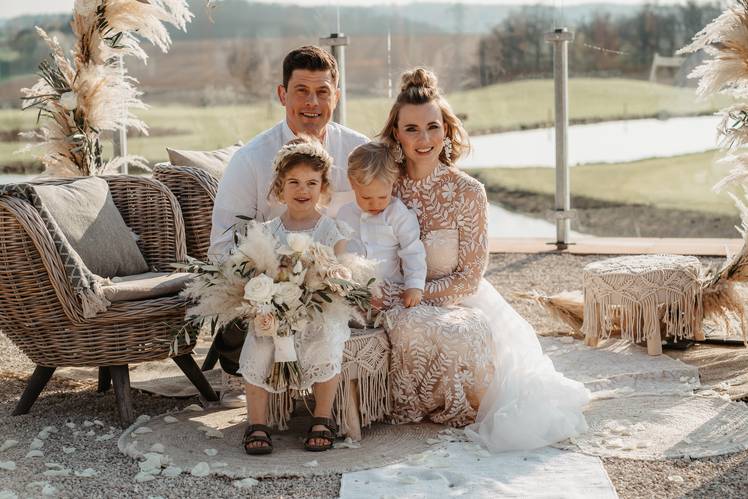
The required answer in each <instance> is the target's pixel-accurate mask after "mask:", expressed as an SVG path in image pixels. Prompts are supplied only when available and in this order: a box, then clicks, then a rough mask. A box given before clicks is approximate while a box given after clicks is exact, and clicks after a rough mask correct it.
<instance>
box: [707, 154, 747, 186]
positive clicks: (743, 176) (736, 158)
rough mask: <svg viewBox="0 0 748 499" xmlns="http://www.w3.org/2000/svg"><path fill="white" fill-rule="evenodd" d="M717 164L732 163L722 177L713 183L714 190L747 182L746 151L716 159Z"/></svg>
mask: <svg viewBox="0 0 748 499" xmlns="http://www.w3.org/2000/svg"><path fill="white" fill-rule="evenodd" d="M717 164H727V165H732V166H733V168H732V169H731V170H730V173H728V174H727V175H726V176H725V177H724V178H723V179H721V180H720V181H719V182H717V183H716V184H714V187H712V190H714V192H721V191H722V190H724V189H726V188H727V187H729V186H730V185H733V184H735V185H741V184H745V183H746V182H748V152H743V153H740V154H731V155H729V156H725V157H724V158H721V159H720V160H718V161H717Z"/></svg>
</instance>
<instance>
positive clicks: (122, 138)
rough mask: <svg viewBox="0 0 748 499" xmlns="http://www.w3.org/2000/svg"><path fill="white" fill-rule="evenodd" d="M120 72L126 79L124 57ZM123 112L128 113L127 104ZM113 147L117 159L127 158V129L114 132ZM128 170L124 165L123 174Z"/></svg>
mask: <svg viewBox="0 0 748 499" xmlns="http://www.w3.org/2000/svg"><path fill="white" fill-rule="evenodd" d="M118 65H119V70H120V72H121V73H122V77H123V78H124V74H125V64H124V62H123V61H122V56H119V62H118ZM122 112H123V113H125V114H126V113H127V109H125V104H124V103H123V104H122ZM112 146H113V149H114V151H113V154H114V156H115V157H122V158H123V157H125V156H127V128H126V127H124V126H123V127H122V128H120V129H118V130H115V131H114V136H113V137H112ZM127 172H128V168H127V162H124V163H122V174H123V175H127Z"/></svg>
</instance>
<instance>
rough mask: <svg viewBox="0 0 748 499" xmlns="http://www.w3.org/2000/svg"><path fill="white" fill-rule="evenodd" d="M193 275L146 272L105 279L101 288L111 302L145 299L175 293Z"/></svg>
mask: <svg viewBox="0 0 748 499" xmlns="http://www.w3.org/2000/svg"><path fill="white" fill-rule="evenodd" d="M193 277H194V274H190V273H189V272H173V273H170V272H146V273H144V274H138V275H131V276H126V277H114V278H112V279H107V280H106V281H105V283H104V285H103V286H102V290H103V291H104V296H105V297H106V299H107V300H109V301H111V302H116V301H132V300H147V299H149V298H159V297H162V296H169V295H173V294H176V293H178V292H180V291H182V289H184V287H185V285H186V284H187V283H188V282H189V281H190V279H192V278H193Z"/></svg>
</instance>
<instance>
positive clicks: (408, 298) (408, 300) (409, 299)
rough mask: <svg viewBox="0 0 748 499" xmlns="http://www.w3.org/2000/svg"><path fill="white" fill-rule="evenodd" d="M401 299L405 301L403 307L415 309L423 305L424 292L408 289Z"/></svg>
mask: <svg viewBox="0 0 748 499" xmlns="http://www.w3.org/2000/svg"><path fill="white" fill-rule="evenodd" d="M400 298H401V299H402V300H403V305H405V306H406V307H408V308H410V307H415V306H416V305H418V304H419V303H421V299H423V291H422V290H420V289H418V288H408V289H406V290H405V291H403V294H402V295H401V296H400Z"/></svg>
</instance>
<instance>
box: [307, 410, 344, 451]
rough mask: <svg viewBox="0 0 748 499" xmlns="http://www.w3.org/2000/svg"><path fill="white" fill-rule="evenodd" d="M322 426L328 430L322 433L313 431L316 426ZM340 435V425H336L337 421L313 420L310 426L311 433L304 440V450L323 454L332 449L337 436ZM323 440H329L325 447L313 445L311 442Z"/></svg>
mask: <svg viewBox="0 0 748 499" xmlns="http://www.w3.org/2000/svg"><path fill="white" fill-rule="evenodd" d="M317 425H320V426H324V427H325V428H327V429H326V430H322V431H312V428H314V427H315V426H317ZM337 433H338V425H337V424H335V421H334V420H332V419H330V418H317V417H314V418H312V423H311V424H310V425H309V431H308V432H307V434H306V440H304V448H305V449H306V450H308V451H311V452H322V451H326V450H329V449H332V444H333V443H334V442H335V435H336V434H337ZM316 438H321V439H323V440H327V443H326V444H324V445H312V444H311V441H312V440H314V439H316Z"/></svg>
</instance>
